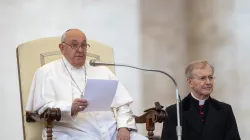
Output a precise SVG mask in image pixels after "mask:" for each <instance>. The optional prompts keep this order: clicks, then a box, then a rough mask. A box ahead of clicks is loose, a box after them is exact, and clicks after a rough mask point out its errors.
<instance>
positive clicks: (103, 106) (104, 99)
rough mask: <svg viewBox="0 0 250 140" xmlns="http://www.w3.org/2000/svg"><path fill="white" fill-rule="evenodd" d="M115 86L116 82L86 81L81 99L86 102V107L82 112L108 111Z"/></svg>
mask: <svg viewBox="0 0 250 140" xmlns="http://www.w3.org/2000/svg"><path fill="white" fill-rule="evenodd" d="M117 86H118V81H117V80H102V79H87V85H86V87H85V93H84V96H83V98H84V99H86V100H87V101H88V106H87V107H86V108H85V109H84V110H83V112H91V111H109V110H110V106H111V104H112V102H113V99H114V96H115V93H116V90H117Z"/></svg>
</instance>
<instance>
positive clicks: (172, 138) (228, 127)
mask: <svg viewBox="0 0 250 140" xmlns="http://www.w3.org/2000/svg"><path fill="white" fill-rule="evenodd" d="M180 106H182V114H183V115H182V119H181V123H182V140H241V139H240V136H239V132H238V128H237V124H236V120H235V117H234V114H233V111H232V108H231V106H230V105H229V104H226V103H223V102H219V101H217V100H215V99H213V98H211V97H209V98H208V99H207V100H206V101H205V104H204V105H203V107H200V106H199V101H198V100H196V99H194V98H193V97H192V95H191V94H189V95H188V96H187V97H185V98H184V99H183V100H182V101H181V104H180ZM166 111H167V113H168V118H167V119H166V121H165V122H164V123H163V129H162V136H161V137H162V138H161V139H162V140H177V136H176V126H177V117H176V116H177V114H176V105H171V106H169V107H167V108H166Z"/></svg>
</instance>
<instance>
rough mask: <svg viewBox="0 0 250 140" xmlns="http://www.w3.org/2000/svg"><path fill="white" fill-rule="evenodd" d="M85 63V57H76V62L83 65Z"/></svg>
mask: <svg viewBox="0 0 250 140" xmlns="http://www.w3.org/2000/svg"><path fill="white" fill-rule="evenodd" d="M84 63H85V59H84V58H83V57H75V64H77V66H83V65H84Z"/></svg>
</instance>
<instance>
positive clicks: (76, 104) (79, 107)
mask: <svg viewBox="0 0 250 140" xmlns="http://www.w3.org/2000/svg"><path fill="white" fill-rule="evenodd" d="M87 106H88V101H87V100H85V99H82V98H76V99H75V100H74V101H73V103H72V106H71V116H74V115H76V114H77V113H78V112H80V111H83V110H84V109H85V108H86V107H87Z"/></svg>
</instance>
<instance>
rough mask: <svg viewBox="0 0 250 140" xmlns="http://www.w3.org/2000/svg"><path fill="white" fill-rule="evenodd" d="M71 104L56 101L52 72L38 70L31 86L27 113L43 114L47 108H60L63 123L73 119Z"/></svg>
mask: <svg viewBox="0 0 250 140" xmlns="http://www.w3.org/2000/svg"><path fill="white" fill-rule="evenodd" d="M71 105H72V103H71V102H66V101H56V97H55V90H54V88H53V84H52V80H51V72H50V71H46V70H44V69H38V70H37V71H36V73H35V75H34V79H33V81H32V84H31V88H30V93H29V98H28V102H27V105H26V111H30V112H36V111H37V112H38V114H39V115H40V114H42V113H43V112H44V111H45V110H46V109H47V108H60V110H61V121H64V120H68V119H72V117H71Z"/></svg>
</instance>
